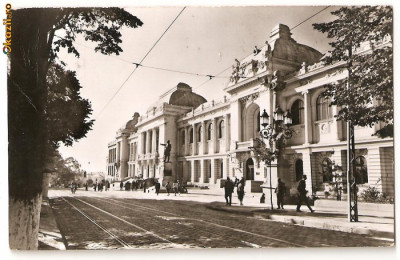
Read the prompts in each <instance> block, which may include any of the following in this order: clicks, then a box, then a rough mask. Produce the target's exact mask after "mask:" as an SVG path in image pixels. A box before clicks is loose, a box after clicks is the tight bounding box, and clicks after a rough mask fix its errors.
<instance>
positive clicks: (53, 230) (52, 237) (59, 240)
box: [38, 198, 65, 250]
mask: <svg viewBox="0 0 400 260" xmlns="http://www.w3.org/2000/svg"><path fill="white" fill-rule="evenodd" d="M38 240H39V247H38V248H39V249H40V250H65V245H64V243H63V237H62V236H61V232H60V230H59V229H58V226H57V223H56V219H55V217H54V214H53V210H52V209H51V207H50V205H49V200H48V199H47V198H43V201H42V208H41V210H40V224H39V235H38Z"/></svg>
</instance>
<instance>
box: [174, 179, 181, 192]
mask: <svg viewBox="0 0 400 260" xmlns="http://www.w3.org/2000/svg"><path fill="white" fill-rule="evenodd" d="M172 185H173V189H174V193H175V196H176V194H177V193H178V195H179V196H181V188H182V187H181V184H180V183H179V180H177V181H176V183H174V184H172Z"/></svg>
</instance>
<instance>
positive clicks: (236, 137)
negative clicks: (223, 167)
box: [225, 100, 242, 149]
mask: <svg viewBox="0 0 400 260" xmlns="http://www.w3.org/2000/svg"><path fill="white" fill-rule="evenodd" d="M230 109H231V115H237V116H232V117H231V125H232V128H231V129H232V131H231V138H230V139H231V140H230V141H231V142H232V144H231V147H232V149H235V143H236V142H240V141H241V139H242V125H241V124H242V108H241V104H240V101H239V100H236V101H235V102H233V103H232V104H231V108H230ZM225 124H226V122H225Z"/></svg>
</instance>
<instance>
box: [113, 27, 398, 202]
mask: <svg viewBox="0 0 400 260" xmlns="http://www.w3.org/2000/svg"><path fill="white" fill-rule="evenodd" d="M388 42H389V44H391V43H390V41H389V40H388ZM361 51H362V50H361ZM322 57H323V54H321V53H320V52H318V51H317V50H315V49H313V48H311V47H309V46H305V45H302V44H299V43H297V42H296V41H295V40H294V39H293V38H292V37H291V33H290V30H289V28H288V27H287V26H286V25H282V24H279V25H277V26H276V27H275V28H274V29H273V30H272V32H271V34H270V38H269V40H268V42H267V43H266V45H265V46H263V47H262V48H260V49H258V48H257V47H256V48H255V49H254V52H253V53H252V54H250V55H249V56H248V57H246V58H245V59H243V60H241V61H239V60H235V62H236V63H235V64H234V65H233V66H232V76H231V78H230V81H229V83H228V85H227V87H226V88H225V89H224V91H225V93H226V95H225V96H223V97H221V98H219V99H215V100H211V101H207V100H206V99H205V98H203V97H201V96H200V95H198V94H196V93H194V92H193V91H192V89H191V87H190V86H188V85H187V84H185V83H179V84H178V85H177V86H176V87H175V88H173V89H171V90H170V91H168V92H166V93H164V94H163V95H161V96H160V99H159V101H158V102H157V103H155V104H154V105H152V106H150V107H149V109H148V110H147V112H146V113H145V114H144V115H141V116H140V115H139V114H138V113H135V115H134V116H133V118H132V120H130V121H128V122H127V124H126V125H125V126H124V127H122V128H121V129H119V130H118V132H117V135H116V138H115V140H113V141H112V142H110V143H109V145H108V150H109V155H108V157H107V173H108V178H109V179H110V180H113V181H120V180H125V179H127V178H135V177H140V178H144V179H147V178H157V179H159V180H161V182H162V183H163V184H165V183H166V182H167V181H176V180H181V181H183V182H184V183H192V184H195V185H198V186H208V187H210V188H213V187H214V188H219V187H222V182H223V181H224V180H226V178H227V177H231V178H232V177H233V178H235V177H237V178H242V177H243V178H244V179H245V180H246V186H245V189H246V190H247V192H262V191H263V189H266V187H268V186H269V185H271V186H276V183H277V178H278V177H279V178H281V179H282V180H283V181H284V182H285V183H286V186H287V187H289V188H295V187H296V185H297V182H298V181H299V180H300V179H301V176H302V175H303V174H305V175H307V176H308V179H307V182H308V183H307V187H308V189H312V191H313V192H314V193H317V194H318V193H322V194H324V193H326V192H327V191H328V190H330V191H332V189H333V187H332V183H334V182H335V180H336V179H337V178H338V176H339V175H340V173H338V172H335V169H336V168H335V167H333V166H335V165H336V166H341V172H342V173H343V174H344V175H345V174H346V149H347V141H346V140H347V133H346V123H345V122H342V121H336V120H335V118H334V115H335V114H336V113H337V111H338V108H337V107H336V106H334V105H331V104H330V100H329V99H328V98H325V97H323V96H322V95H321V93H322V92H323V91H324V86H325V85H326V84H330V83H333V82H336V81H338V80H341V79H344V78H345V77H347V71H346V69H345V68H344V65H345V64H344V63H341V62H338V63H335V64H331V65H324V63H323V62H321V58H322ZM278 106H279V107H280V108H281V109H282V110H284V111H290V112H291V115H292V121H293V123H292V126H290V128H291V130H292V133H293V135H292V138H290V139H289V140H288V141H287V142H286V144H285V149H284V150H282V151H281V154H280V156H279V158H278V159H277V161H276V162H274V165H272V167H267V165H264V163H263V162H262V161H257V158H256V157H255V156H254V154H253V152H252V150H251V149H250V147H252V146H254V140H255V138H259V137H260V128H261V126H260V111H261V112H262V111H263V110H266V112H267V113H268V114H269V115H273V114H274V111H275V109H276V107H278ZM270 123H272V116H271V117H270ZM380 127H382V125H381V124H377V125H375V126H374V127H371V128H366V127H356V128H355V136H356V163H357V173H356V174H357V176H358V178H357V182H358V184H359V185H360V186H359V187H360V188H361V189H362V188H363V187H364V188H365V187H368V186H375V187H376V188H378V189H379V190H380V191H382V192H384V193H386V194H387V195H389V196H393V195H394V148H393V138H385V139H381V138H378V137H376V136H373V135H372V134H373V133H375V131H376V130H378V129H379V128H380ZM168 140H169V141H170V144H171V146H172V149H171V153H170V159H169V162H168V161H166V162H164V159H165V158H164V157H165V156H164V146H161V144H166V143H167V141H168ZM270 175H271V176H270ZM341 181H343V178H342V180H341ZM336 183H337V181H336ZM344 186H345V185H344Z"/></svg>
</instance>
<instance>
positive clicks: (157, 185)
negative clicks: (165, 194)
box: [155, 180, 161, 196]
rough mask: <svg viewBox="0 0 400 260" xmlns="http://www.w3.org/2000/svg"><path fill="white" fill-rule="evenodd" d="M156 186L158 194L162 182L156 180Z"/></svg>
mask: <svg viewBox="0 0 400 260" xmlns="http://www.w3.org/2000/svg"><path fill="white" fill-rule="evenodd" d="M155 186H156V194H157V196H158V193H160V188H161V185H160V183H159V182H158V181H157V180H156V184H155Z"/></svg>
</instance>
